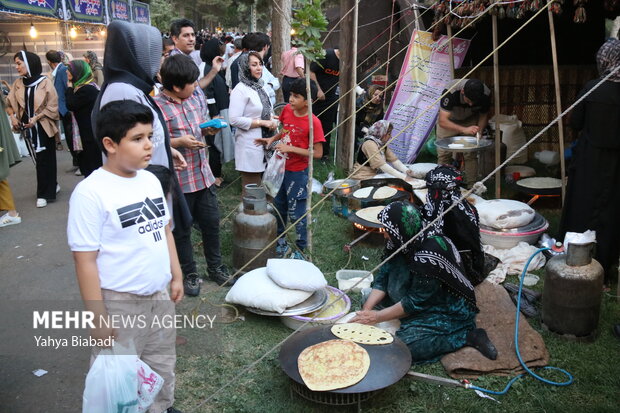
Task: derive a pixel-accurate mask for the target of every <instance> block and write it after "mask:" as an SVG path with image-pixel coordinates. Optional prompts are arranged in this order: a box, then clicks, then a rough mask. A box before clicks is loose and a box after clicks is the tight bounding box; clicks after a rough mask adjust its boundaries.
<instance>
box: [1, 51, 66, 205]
mask: <svg viewBox="0 0 620 413" xmlns="http://www.w3.org/2000/svg"><path fill="white" fill-rule="evenodd" d="M13 60H14V61H15V68H16V70H17V73H18V74H19V76H20V78H18V79H17V80H15V82H14V83H13V87H11V92H10V93H9V98H8V100H9V105H10V109H9V110H8V112H9V116H10V118H11V124H12V127H13V130H15V131H20V130H24V133H25V138H26V139H27V140H28V145H27V146H28V151H29V152H30V156H31V157H32V158H33V159H34V160H35V161H36V169H37V204H36V205H37V208H43V207H45V206H47V202H48V201H55V200H56V193H57V192H58V191H59V190H60V187H59V186H58V182H57V181H56V147H55V146H56V145H55V141H54V135H55V134H56V132H58V128H57V126H56V121H57V120H58V119H59V115H58V95H56V89H55V88H54V84H53V82H52V81H51V80H50V79H49V78H47V77H46V76H43V75H41V71H42V70H43V69H42V66H41V59H40V58H39V56H37V55H36V54H34V53H31V52H26V51H23V50H22V51H21V52H18V53H17V54H16V55H15V56H14V57H13Z"/></svg>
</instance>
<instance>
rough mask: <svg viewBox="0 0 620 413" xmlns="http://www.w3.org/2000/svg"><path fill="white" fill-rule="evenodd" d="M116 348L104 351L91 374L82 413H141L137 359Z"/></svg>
mask: <svg viewBox="0 0 620 413" xmlns="http://www.w3.org/2000/svg"><path fill="white" fill-rule="evenodd" d="M115 347H117V348H115ZM115 347H112V348H109V349H103V350H102V351H101V352H100V353H99V355H98V356H97V358H96V359H95V362H94V363H93V365H92V366H91V368H90V370H89V371H88V375H87V376H86V384H85V386H84V394H83V396H82V413H110V412H123V413H138V369H137V367H136V359H137V356H136V355H135V354H133V355H132V354H131V353H130V352H129V351H127V349H121V347H120V346H119V345H118V344H117V345H116V346H115Z"/></svg>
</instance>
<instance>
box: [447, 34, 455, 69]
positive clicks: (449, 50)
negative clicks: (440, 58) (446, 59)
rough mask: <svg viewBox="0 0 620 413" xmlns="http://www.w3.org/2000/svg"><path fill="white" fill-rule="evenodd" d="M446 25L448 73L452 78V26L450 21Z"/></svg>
mask: <svg viewBox="0 0 620 413" xmlns="http://www.w3.org/2000/svg"><path fill="white" fill-rule="evenodd" d="M447 27H448V55H449V56H450V75H451V76H452V79H454V48H453V47H452V26H450V23H448V24H447Z"/></svg>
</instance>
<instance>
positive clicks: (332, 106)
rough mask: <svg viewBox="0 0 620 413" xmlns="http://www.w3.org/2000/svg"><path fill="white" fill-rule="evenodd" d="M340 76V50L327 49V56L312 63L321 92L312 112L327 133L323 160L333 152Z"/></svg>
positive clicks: (313, 75) (311, 67)
mask: <svg viewBox="0 0 620 413" xmlns="http://www.w3.org/2000/svg"><path fill="white" fill-rule="evenodd" d="M339 76H340V50H338V49H327V50H326V51H325V58H324V59H321V60H319V61H318V63H317V62H312V64H311V65H310V79H312V80H314V81H315V82H316V83H317V84H318V85H319V93H318V96H317V100H316V102H314V105H313V107H312V112H313V113H314V114H315V115H316V116H317V117H318V118H319V120H320V121H321V125H322V126H323V131H324V133H325V142H324V143H323V160H327V159H328V158H329V155H330V154H331V150H330V141H331V130H332V129H333V128H334V126H335V124H336V117H337V115H338V104H337V103H335V102H336V101H337V100H338V94H337V93H336V88H337V87H338V77H339Z"/></svg>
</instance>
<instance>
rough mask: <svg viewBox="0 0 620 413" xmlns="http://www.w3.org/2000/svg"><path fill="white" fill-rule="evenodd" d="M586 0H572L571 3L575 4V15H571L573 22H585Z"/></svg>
mask: <svg viewBox="0 0 620 413" xmlns="http://www.w3.org/2000/svg"><path fill="white" fill-rule="evenodd" d="M587 2H588V0H574V1H573V4H574V5H575V17H573V21H574V22H575V23H585V22H586V8H585V4H586V3H587Z"/></svg>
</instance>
